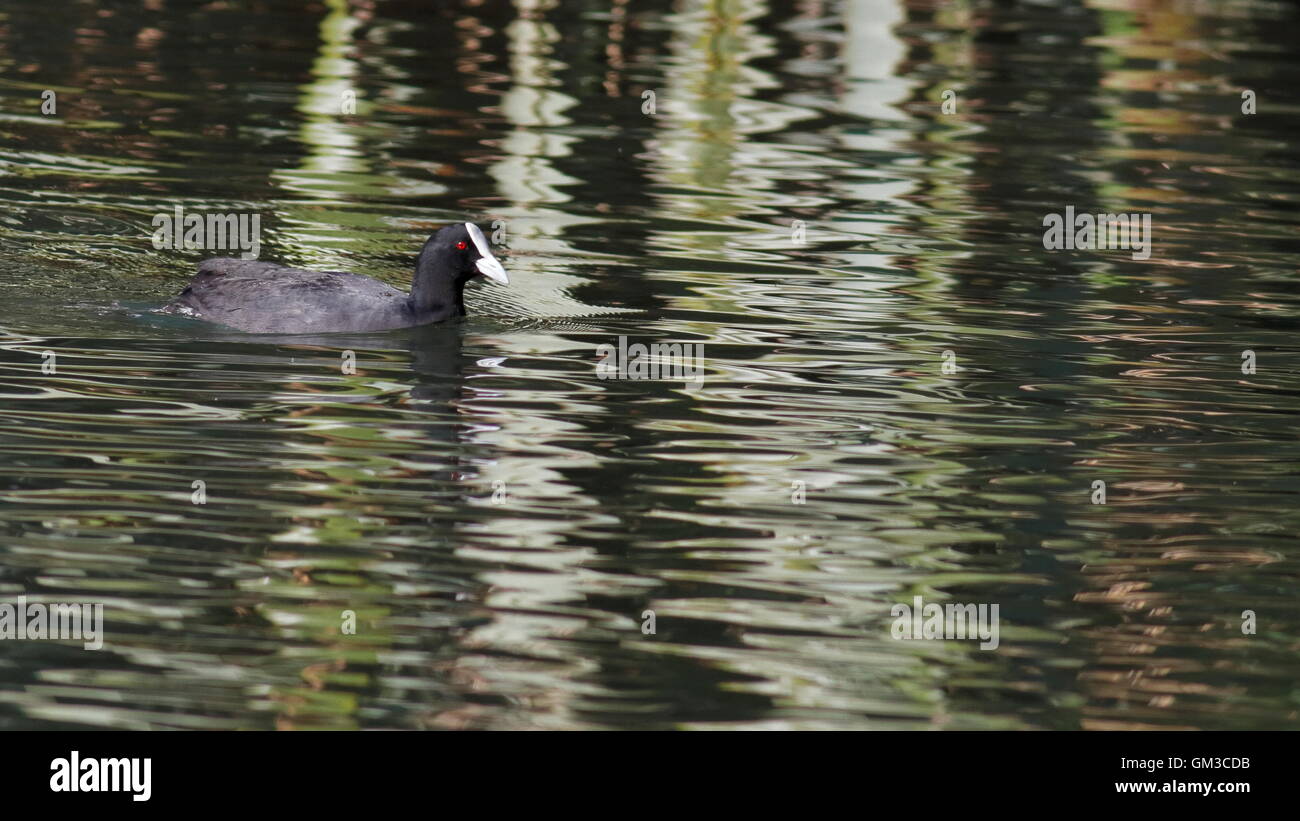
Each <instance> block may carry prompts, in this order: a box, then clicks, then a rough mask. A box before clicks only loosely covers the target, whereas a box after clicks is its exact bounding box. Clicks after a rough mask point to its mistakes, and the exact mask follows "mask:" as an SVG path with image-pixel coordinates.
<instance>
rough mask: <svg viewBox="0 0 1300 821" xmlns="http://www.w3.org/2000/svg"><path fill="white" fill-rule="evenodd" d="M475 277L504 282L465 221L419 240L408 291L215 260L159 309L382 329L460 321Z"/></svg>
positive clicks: (293, 327) (346, 277) (314, 328)
mask: <svg viewBox="0 0 1300 821" xmlns="http://www.w3.org/2000/svg"><path fill="white" fill-rule="evenodd" d="M461 235H463V236H465V238H466V239H458V237H459V236H461ZM471 249H472V250H471ZM478 273H484V274H487V275H488V276H490V277H492V278H493V279H496V280H498V281H501V282H505V281H507V279H506V274H505V270H504V269H503V268H502V267H501V264H500V263H499V262H497V261H496V259H495V258H494V257H493V256H492V254H491V252H490V251H489V250H488V248H487V241H486V239H485V238H484V237H483V234H482V231H480V230H479V229H478V227H477V226H475V225H473V224H472V223H465V224H464V225H453V226H447V227H446V228H444V229H443V230H441V231H439V232H438V233H437V234H434V235H433V236H432V237H430V238H429V240H428V242H426V243H425V246H424V249H423V250H422V251H421V253H420V258H419V260H418V262H417V265H416V272H415V278H414V281H413V284H412V288H411V293H409V294H407V293H405V292H403V291H400V290H398V289H397V288H394V287H393V286H391V285H387V284H385V283H383V282H380V281H379V280H377V279H373V278H371V277H368V276H362V275H360V274H353V273H348V272H344V271H306V270H303V269H301V268H291V267H288V266H285V265H278V264H276V263H273V262H259V261H257V260H243V259H230V258H225V257H220V258H216V259H207V260H204V261H203V262H201V263H199V272H198V274H197V275H195V277H194V279H193V280H191V281H190V284H189V285H187V286H185V288H184V289H182V290H181V292H180V294H178V295H177V297H176V299H175V300H173V301H172V302H171V304H169V305H167V306H166V307H165V308H164V309H163V310H164V311H166V312H168V313H176V314H181V315H183V316H190V317H194V318H196V319H203V320H206V321H208V322H216V323H219V324H222V325H227V326H230V327H232V328H237V329H239V330H241V331H247V332H249V333H276V334H278V333H289V334H297V333H336V332H358V331H385V330H389V329H392V328H408V327H412V326H415V325H426V324H429V323H431V322H441V321H443V320H447V319H453V318H455V317H458V316H463V315H464V313H465V304H464V300H463V297H462V290H463V289H464V286H465V283H466V282H467V281H468V280H469V279H470V278H471V277H472V276H474V275H476V274H478Z"/></svg>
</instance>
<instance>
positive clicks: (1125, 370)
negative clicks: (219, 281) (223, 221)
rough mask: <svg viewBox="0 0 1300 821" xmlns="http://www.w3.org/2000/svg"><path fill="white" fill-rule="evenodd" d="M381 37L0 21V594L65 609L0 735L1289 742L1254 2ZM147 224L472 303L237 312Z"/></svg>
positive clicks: (33, 647)
mask: <svg viewBox="0 0 1300 821" xmlns="http://www.w3.org/2000/svg"><path fill="white" fill-rule="evenodd" d="M435 5H436V9H433V10H431V9H430V4H425V3H420V2H388V1H387V0H329V1H328V2H325V3H317V4H303V3H301V2H290V0H255V1H253V2H247V3H242V2H209V3H180V2H165V1H164V0H149V1H148V2H145V3H142V4H138V5H133V6H132V7H131V8H125V7H121V6H115V7H108V8H101V7H100V6H99V4H96V3H92V2H73V1H72V0H44V2H39V3H38V2H32V0H15V1H14V2H10V3H7V4H6V5H5V7H4V9H3V10H0V132H2V134H3V137H2V139H0V200H2V201H3V204H2V206H0V246H2V247H3V253H0V596H3V597H4V598H5V600H6V601H13V600H15V597H18V596H24V597H26V600H27V601H28V602H45V603H55V602H64V603H72V602H87V603H89V602H98V603H102V605H103V619H104V635H103V645H104V646H103V648H102V649H100V650H86V649H84V648H83V646H82V644H81V643H79V642H75V641H31V640H28V641H17V640H14V641H2V642H0V728H26V729H31V728H115V729H136V728H187V729H207V728H214V729H233V728H241V729H245V728H254V729H273V728H279V729H307V728H328V729H348V728H365V729H374V728H427V729H443V728H446V729H460V728H488V729H526V728H540V729H588V728H635V729H659V728H693V729H713V728H797V729H840V728H843V729H895V728H897V729H929V728H934V729H1118V728H1200V729H1225V728H1235V729H1277V728H1284V727H1290V728H1295V727H1297V725H1300V720H1298V719H1297V714H1298V712H1300V685H1297V683H1296V682H1297V680H1300V654H1297V652H1296V650H1297V647H1298V646H1300V606H1298V599H1297V596H1296V585H1297V574H1298V572H1300V544H1298V543H1297V540H1296V532H1297V528H1300V505H1298V504H1297V502H1298V501H1300V473H1298V470H1297V466H1298V465H1300V442H1298V441H1297V432H1298V431H1300V416H1298V411H1300V344H1298V343H1297V337H1296V331H1297V328H1298V327H1300V321H1298V317H1300V278H1298V277H1297V265H1298V264H1300V240H1298V239H1297V237H1298V236H1300V234H1297V227H1298V226H1300V186H1298V185H1297V184H1298V183H1300V140H1298V139H1297V138H1296V135H1295V122H1296V116H1297V114H1300V105H1297V102H1296V100H1295V96H1294V89H1295V88H1296V87H1297V85H1300V63H1297V61H1296V44H1297V43H1298V42H1300V25H1298V23H1300V13H1298V12H1297V9H1296V8H1295V7H1293V6H1292V5H1290V4H1286V3H1277V2H1270V1H1269V0H1254V1H1249V0H1247V1H1243V2H1224V3H1203V2H1158V1H1157V0H1149V1H1148V0H1141V1H1139V0H1086V2H1078V1H1077V0H1059V1H1057V2H1051V1H1047V2H1025V3H1019V4H1013V3H993V2H954V3H934V2H928V0H906V2H899V1H898V0H839V1H838V2H835V1H834V0H782V1H780V2H778V1H777V0H773V2H763V1H762V0H678V2H667V1H666V0H645V1H644V2H642V0H637V2H631V0H613V1H612V2H596V0H579V2H572V3H570V2H564V3H563V4H558V3H556V2H550V1H548V0H515V2H513V3H507V2H477V1H476V0H460V1H459V2H454V3H447V4H441V3H440V4H435ZM47 91H51V92H53V94H52V95H47V94H45V93H44V92H47ZM1243 92H1249V93H1247V94H1246V95H1245V97H1243ZM50 103H53V110H52V111H49V112H48V113H47V112H43V110H42V107H43V106H45V107H46V108H49V104H50ZM1252 106H1253V107H1254V109H1253V110H1254V113H1247V111H1245V110H1244V109H1249V108H1251V107H1252ZM177 206H180V207H181V208H183V209H185V210H186V211H188V212H191V213H203V214H208V213H233V214H257V215H259V216H260V225H261V238H260V239H261V248H260V255H261V258H262V259H267V260H274V261H280V262H285V263H291V264H295V265H299V266H303V267H311V268H320V269H323V270H331V269H333V270H352V271H358V272H362V273H367V274H371V275H373V276H376V277H379V278H381V279H383V280H385V281H387V282H390V283H393V284H395V285H399V286H402V287H405V286H406V285H407V283H408V282H409V278H410V270H411V266H412V264H413V260H414V255H415V253H416V251H417V250H418V248H419V245H420V243H421V242H422V240H423V238H424V237H425V236H427V234H428V233H429V232H430V231H431V230H433V229H434V228H436V227H437V226H439V225H442V224H444V223H446V222H452V221H464V220H467V219H474V220H476V221H478V222H479V223H480V224H481V225H483V226H484V228H485V229H486V230H489V232H490V233H491V234H495V235H496V237H495V238H496V240H497V241H498V242H499V243H500V245H501V246H502V250H501V253H500V255H499V256H500V258H501V259H502V261H503V262H504V264H505V266H506V268H507V269H508V270H509V271H510V275H511V284H510V285H509V286H508V287H507V286H501V285H497V284H493V283H485V282H478V283H476V284H474V285H472V286H471V288H470V290H469V293H468V294H467V300H466V301H467V304H468V308H469V311H470V316H469V317H468V318H467V319H465V320H464V321H462V322H458V323H454V324H450V325H445V326H432V327H426V328H421V329H414V330H405V331H397V332H391V333H381V334H369V335H359V336H330V335H322V336H319V337H254V336H245V335H241V334H238V333H233V332H229V331H225V330H223V329H221V328H219V327H215V326H210V325H204V324H201V323H197V322H193V321H190V320H186V319H183V318H179V317H171V316H160V315H158V314H156V313H154V312H153V309H154V308H156V307H158V306H159V305H161V304H163V303H164V302H166V301H167V299H168V298H169V297H170V296H172V295H173V294H175V293H176V292H177V291H178V290H179V289H180V288H181V287H183V285H184V284H185V283H186V282H187V281H188V279H189V277H190V276H191V275H192V273H193V271H194V267H195V265H196V264H197V262H198V261H199V260H201V259H203V258H205V257H208V256H220V255H227V254H225V253H224V252H214V251H204V250H184V249H180V250H169V249H162V250H159V249H156V248H155V247H154V246H153V243H152V242H151V234H152V230H153V229H152V226H151V220H152V219H153V218H154V216H155V215H158V214H170V213H173V211H174V209H175V208H176V207H177ZM1067 208H1073V209H1076V210H1077V211H1078V212H1080V213H1084V212H1086V213H1092V214H1097V213H1126V214H1135V215H1137V214H1144V215H1149V217H1150V219H1151V225H1152V229H1151V244H1150V249H1149V257H1148V258H1140V257H1141V256H1142V255H1141V254H1139V253H1130V251H1129V250H1113V249H1112V250H1082V249H1077V248H1076V249H1074V250H1064V249H1063V250H1055V251H1053V250H1046V249H1045V248H1044V242H1043V240H1044V219H1045V217H1046V216H1047V215H1050V214H1064V213H1065V211H1066V209H1067ZM620 337H621V338H623V344H625V345H633V344H637V343H640V344H650V343H655V342H661V343H669V342H673V343H682V344H691V345H698V346H702V347H699V348H693V349H689V350H695V351H697V352H699V353H700V359H699V361H700V363H702V366H703V374H702V378H701V379H700V380H698V383H697V384H688V380H685V379H681V378H676V379H674V378H669V379H657V380H643V379H631V378H620V379H606V378H602V377H603V376H605V375H607V374H604V373H602V372H600V371H599V370H598V369H599V367H600V366H601V365H602V362H604V360H601V359H600V358H599V357H600V356H602V353H601V352H602V351H604V352H605V353H607V352H608V349H602V348H601V346H614V347H615V348H617V346H618V345H619V344H620ZM1103 483H1104V484H1103ZM1103 497H1104V501H1103ZM918 597H919V598H920V599H921V601H922V602H924V603H937V604H973V605H981V604H984V605H994V604H996V605H997V606H998V614H999V615H998V621H997V627H998V633H999V635H998V640H997V647H996V648H989V649H981V647H980V643H979V642H978V641H970V640H956V639H954V640H946V641H924V640H897V639H896V638H895V637H894V634H895V632H896V630H895V614H897V613H898V612H899V611H897V610H896V609H895V606H896V605H899V604H912V603H915V602H916V600H917V598H918ZM1247 611H1249V613H1247Z"/></svg>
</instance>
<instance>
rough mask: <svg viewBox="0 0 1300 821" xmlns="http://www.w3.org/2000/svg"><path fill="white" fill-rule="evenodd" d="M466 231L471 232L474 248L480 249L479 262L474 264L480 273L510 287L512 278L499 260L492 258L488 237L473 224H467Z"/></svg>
mask: <svg viewBox="0 0 1300 821" xmlns="http://www.w3.org/2000/svg"><path fill="white" fill-rule="evenodd" d="M465 230H467V231H469V238H470V239H472V240H474V247H475V248H476V249H478V255H479V260H478V262H476V263H474V264H475V265H476V266H477V267H478V271H479V273H480V274H482V275H483V276H485V277H487V278H488V279H491V280H495V281H496V282H500V283H501V284H502V285H509V284H510V277H508V276H506V269H505V268H504V267H503V266H502V265H501V263H500V262H497V258H496V257H494V256H492V249H491V248H489V247H488V241H487V237H485V236H483V232H482V231H481V230H479V227H478V226H477V225H475V224H474V223H472V222H467V223H465Z"/></svg>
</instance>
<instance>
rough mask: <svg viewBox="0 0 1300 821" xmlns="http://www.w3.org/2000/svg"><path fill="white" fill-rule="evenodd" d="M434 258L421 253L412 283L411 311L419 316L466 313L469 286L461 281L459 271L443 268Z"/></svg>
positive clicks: (460, 314)
mask: <svg viewBox="0 0 1300 821" xmlns="http://www.w3.org/2000/svg"><path fill="white" fill-rule="evenodd" d="M429 257H430V255H426V254H421V255H420V259H419V261H418V262H416V264H415V276H414V277H413V278H412V280H411V296H410V300H409V302H410V306H411V310H412V311H413V312H414V313H415V314H417V315H424V314H445V315H447V316H463V315H464V313H465V295H464V291H465V283H463V282H458V281H457V279H456V274H455V272H453V271H451V270H448V269H447V268H446V267H445V266H440V265H438V264H437V262H435V261H434V260H432V259H430V258H429Z"/></svg>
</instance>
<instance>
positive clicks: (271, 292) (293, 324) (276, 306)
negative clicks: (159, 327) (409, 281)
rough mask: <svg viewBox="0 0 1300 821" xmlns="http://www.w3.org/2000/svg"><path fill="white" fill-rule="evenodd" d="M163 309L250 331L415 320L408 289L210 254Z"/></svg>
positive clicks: (373, 326)
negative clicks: (188, 281)
mask: <svg viewBox="0 0 1300 821" xmlns="http://www.w3.org/2000/svg"><path fill="white" fill-rule="evenodd" d="M164 310H165V311H169V312H172V313H179V314H184V315H186V316H192V317H195V318H198V319H204V320H207V321H208V322H217V323H220V324H222V325H229V326H230V327H232V328H238V329H239V330H242V331H248V332H250V333H322V332H335V331H379V330H387V329H389V328H400V327H404V326H407V325H410V324H412V322H411V312H410V307H409V304H408V298H407V294H406V293H404V292H403V291H399V290H398V289H396V288H394V287H392V286H391V285H386V284H384V283H382V282H380V281H379V280H377V279H372V278H370V277H367V276H361V275H360V274H350V273H346V272H343V271H305V270H303V269H301V268H290V267H287V266H284V265H278V264H276V263H273V262H259V261H257V260H243V259H230V258H226V257H221V258H216V259H207V260H204V261H203V262H201V263H199V272H198V274H196V275H195V277H194V279H193V280H191V281H190V284H189V285H187V286H185V288H184V289H183V290H182V291H181V292H180V294H179V295H177V297H176V299H175V300H174V301H173V302H172V303H171V304H170V305H168V306H167V307H166V308H165V309H164Z"/></svg>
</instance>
